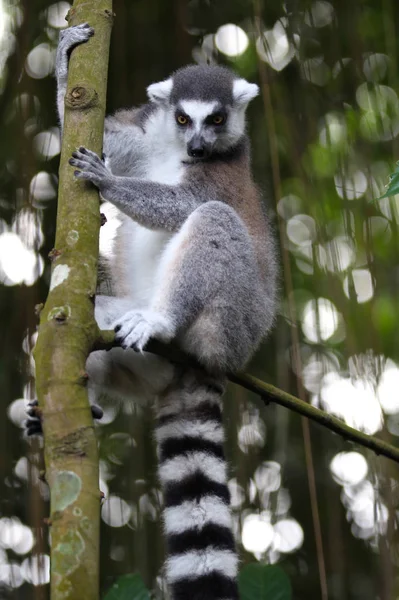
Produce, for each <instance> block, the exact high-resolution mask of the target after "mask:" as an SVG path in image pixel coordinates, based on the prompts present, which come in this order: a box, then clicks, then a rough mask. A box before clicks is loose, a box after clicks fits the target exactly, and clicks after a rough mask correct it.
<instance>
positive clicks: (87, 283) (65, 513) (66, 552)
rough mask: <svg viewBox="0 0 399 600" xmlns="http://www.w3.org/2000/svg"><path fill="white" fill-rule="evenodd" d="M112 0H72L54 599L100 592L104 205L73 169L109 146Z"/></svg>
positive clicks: (51, 357) (58, 297)
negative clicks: (92, 377)
mask: <svg viewBox="0 0 399 600" xmlns="http://www.w3.org/2000/svg"><path fill="white" fill-rule="evenodd" d="M112 16H113V13H112V0H75V2H74V4H73V7H72V8H71V10H70V11H69V15H68V22H69V25H77V24H79V23H84V22H88V23H89V24H90V25H91V26H92V27H94V29H95V35H94V37H92V38H91V39H90V40H89V42H88V43H86V44H82V45H81V46H78V47H76V48H75V49H74V50H73V52H72V54H71V59H70V68H69V78H68V91H67V95H66V98H65V121H64V133H63V141H62V150H61V163H60V171H59V195H58V212H57V232H56V240H55V250H54V251H53V252H52V253H51V255H52V259H53V266H52V277H51V285H50V292H49V295H48V298H47V301H46V304H45V306H44V308H43V310H42V312H41V318H40V327H39V336H38V340H37V344H36V348H35V353H34V357H35V363H36V389H37V397H38V401H39V406H40V409H41V413H42V416H43V433H44V454H45V464H46V479H47V482H48V484H49V486H50V498H51V500H50V521H49V522H50V523H51V600H61V599H62V600H69V599H70V600H72V599H74V600H77V599H80V598H83V597H84V598H85V600H97V599H98V597H99V589H98V588H99V586H98V582H99V545H100V544H99V527H100V523H99V521H100V491H99V487H98V481H99V472H98V452H97V442H96V438H95V433H94V428H93V422H92V417H91V412H90V406H89V401H88V395H87V388H86V386H87V375H86V373H85V363H86V359H87V356H88V355H89V353H90V351H91V349H92V348H93V346H94V344H95V342H96V340H97V338H98V336H99V331H98V327H97V325H96V322H95V320H94V297H95V292H96V285H97V263H98V238H99V229H100V211H99V198H98V192H97V190H96V189H95V188H94V187H91V186H89V185H88V184H85V183H82V182H79V181H77V180H75V179H74V176H73V169H72V168H71V167H70V166H69V164H68V159H69V157H70V155H71V153H72V152H73V151H74V150H75V149H76V148H77V147H79V146H81V145H83V146H87V147H88V148H90V149H92V150H94V151H95V152H97V153H101V150H102V138H103V127H104V116H105V98H106V85H107V69H108V53H109V41H110V34H111V27H112Z"/></svg>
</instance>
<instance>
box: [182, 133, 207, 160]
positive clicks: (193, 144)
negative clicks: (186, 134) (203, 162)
mask: <svg viewBox="0 0 399 600" xmlns="http://www.w3.org/2000/svg"><path fill="white" fill-rule="evenodd" d="M187 154H188V155H189V156H191V157H192V158H206V157H207V156H208V155H209V146H208V144H207V143H206V142H205V140H204V138H203V137H202V136H200V135H194V136H193V137H192V138H191V140H190V141H189V142H188V144H187Z"/></svg>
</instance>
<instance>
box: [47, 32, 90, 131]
mask: <svg viewBox="0 0 399 600" xmlns="http://www.w3.org/2000/svg"><path fill="white" fill-rule="evenodd" d="M93 35H94V29H93V28H92V27H90V25H89V24H88V23H83V24H82V25H76V26H75V27H68V28H67V29H63V30H62V31H61V32H60V40H59V42H58V48H57V57H56V61H55V76H56V79H57V108H58V117H59V119H60V125H61V129H62V127H63V124H64V99H65V94H66V89H67V82H68V62H69V57H70V55H71V52H72V50H73V48H75V47H76V46H79V44H84V43H85V42H87V41H88V40H89V39H90V38H91V37H92V36H93Z"/></svg>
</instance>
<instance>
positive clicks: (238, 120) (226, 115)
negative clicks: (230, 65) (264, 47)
mask: <svg viewBox="0 0 399 600" xmlns="http://www.w3.org/2000/svg"><path fill="white" fill-rule="evenodd" d="M258 92H259V88H258V86H257V85H255V84H254V83H248V82H247V81H246V80H245V79H240V78H239V77H238V76H237V75H235V74H234V73H233V72H232V71H230V70H229V69H227V68H225V67H220V66H208V65H190V66H188V67H183V68H182V69H179V70H178V71H176V73H174V74H173V75H172V76H171V77H170V78H169V79H166V80H165V81H161V82H159V83H153V84H152V85H150V86H149V87H148V88H147V93H148V97H149V99H150V100H151V102H153V103H155V104H157V105H159V106H160V107H162V108H163V109H164V110H165V111H166V115H167V118H168V120H169V122H170V125H172V124H173V128H174V129H173V130H174V131H175V134H176V139H177V140H178V141H179V142H180V143H181V144H183V145H184V147H185V148H186V150H187V154H188V155H189V156H190V157H192V158H194V159H202V158H207V157H208V156H210V155H211V154H212V153H213V152H224V151H226V150H228V149H229V148H231V147H233V146H235V145H236V144H237V142H238V141H239V140H240V138H241V137H242V136H243V135H244V132H245V110H246V108H247V106H248V103H249V102H250V100H252V98H254V97H255V96H256V95H257V94H258Z"/></svg>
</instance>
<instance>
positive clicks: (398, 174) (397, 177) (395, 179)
mask: <svg viewBox="0 0 399 600" xmlns="http://www.w3.org/2000/svg"><path fill="white" fill-rule="evenodd" d="M395 194H399V161H398V162H397V163H396V169H395V171H394V172H393V173H391V175H390V176H389V184H388V186H387V190H386V192H385V194H383V195H382V196H380V199H381V198H389V197H390V196H395Z"/></svg>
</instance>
